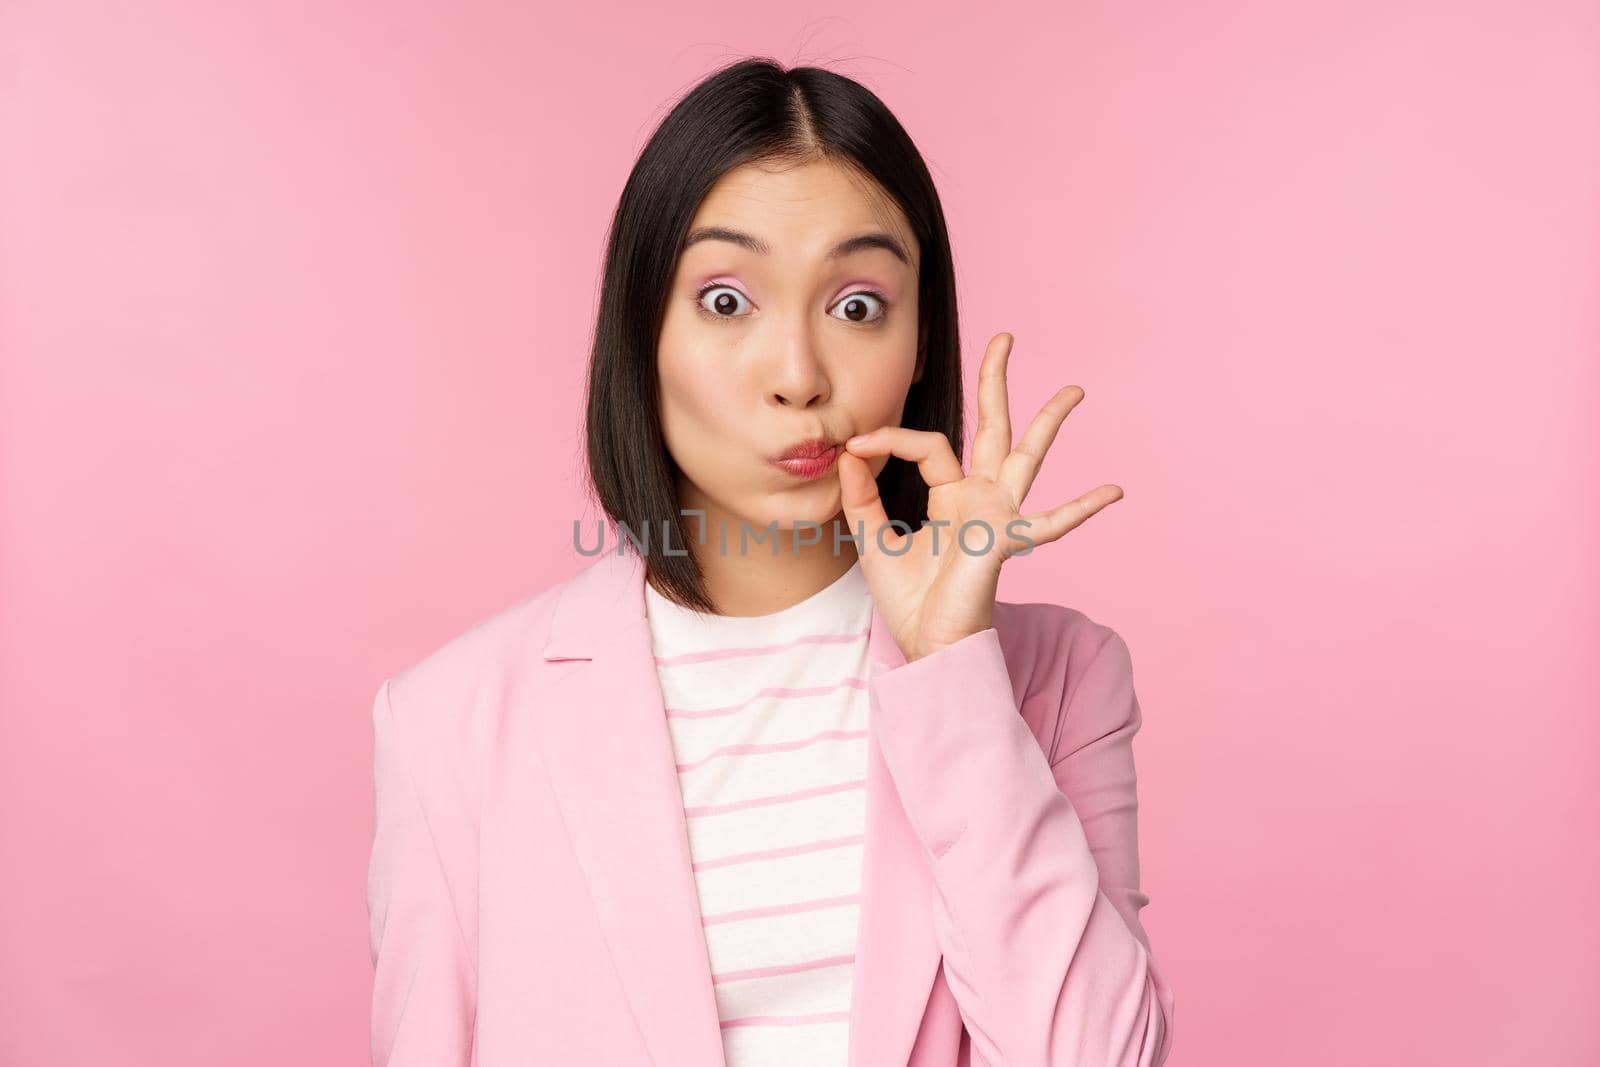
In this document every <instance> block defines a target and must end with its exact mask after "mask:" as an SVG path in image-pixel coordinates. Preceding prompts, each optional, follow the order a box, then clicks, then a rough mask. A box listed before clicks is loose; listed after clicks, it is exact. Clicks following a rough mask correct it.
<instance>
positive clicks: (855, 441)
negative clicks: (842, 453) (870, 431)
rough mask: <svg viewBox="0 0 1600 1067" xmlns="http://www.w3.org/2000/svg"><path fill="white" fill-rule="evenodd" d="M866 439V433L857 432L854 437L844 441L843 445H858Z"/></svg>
mask: <svg viewBox="0 0 1600 1067" xmlns="http://www.w3.org/2000/svg"><path fill="white" fill-rule="evenodd" d="M866 439H867V435H866V434H864V433H858V434H856V435H855V436H854V437H852V438H850V440H848V441H846V442H845V446H846V447H850V446H852V445H859V444H860V443H861V442H863V441H865V440H866Z"/></svg>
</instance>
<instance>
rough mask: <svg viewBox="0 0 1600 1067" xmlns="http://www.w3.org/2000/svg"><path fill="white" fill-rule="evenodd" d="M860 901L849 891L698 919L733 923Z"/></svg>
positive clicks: (706, 922) (705, 923)
mask: <svg viewBox="0 0 1600 1067" xmlns="http://www.w3.org/2000/svg"><path fill="white" fill-rule="evenodd" d="M860 902H861V894H860V893H850V894H847V895H846V896H842V897H818V898H816V899H815V900H801V901H798V902H796V903H794V904H774V905H772V906H771V907H767V908H745V909H744V910H743V911H725V912H722V913H720V914H717V915H707V916H705V917H704V918H702V919H701V920H700V925H701V926H714V925H716V924H717V923H734V922H740V921H742V920H744V919H765V918H767V917H769V916H773V915H794V914H796V913H797V912H802V911H820V910H821V909H823V908H837V907H841V906H843V905H845V904H858V903H860Z"/></svg>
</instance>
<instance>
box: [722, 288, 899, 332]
mask: <svg viewBox="0 0 1600 1067" xmlns="http://www.w3.org/2000/svg"><path fill="white" fill-rule="evenodd" d="M713 289H733V291H734V292H739V291H738V290H737V289H734V287H733V286H731V285H729V284H728V283H727V282H712V283H711V284H709V285H703V286H701V287H700V291H699V292H698V293H695V294H694V296H692V297H690V300H691V301H692V302H693V304H694V309H695V310H696V311H698V312H699V313H700V317H701V318H704V319H710V320H712V321H713V322H722V323H727V322H738V321H739V320H740V319H742V318H744V316H743V315H718V314H717V313H716V312H715V311H707V310H706V306H705V304H703V303H701V301H703V300H704V299H705V298H706V294H707V293H709V292H711V291H712V290H713ZM739 295H740V296H744V294H743V293H739ZM856 296H870V297H872V298H873V299H874V300H876V301H878V303H880V304H882V305H883V312H882V313H881V314H880V315H879V316H878V317H877V318H875V319H873V320H872V321H871V322H851V323H849V325H851V326H881V325H882V324H883V323H884V322H886V321H887V320H888V318H889V308H890V307H891V304H890V303H889V298H888V297H886V296H884V295H883V294H882V293H880V292H879V291H878V290H876V289H852V290H850V291H849V292H848V293H846V294H845V295H844V297H843V299H841V300H840V301H839V302H840V303H841V304H842V303H844V301H845V300H849V299H851V298H852V297H856ZM744 299H746V300H749V299H750V298H749V297H747V296H744ZM840 321H842V322H848V320H843V319H842V320H840Z"/></svg>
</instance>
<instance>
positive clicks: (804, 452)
mask: <svg viewBox="0 0 1600 1067" xmlns="http://www.w3.org/2000/svg"><path fill="white" fill-rule="evenodd" d="M838 447H839V445H838V444H837V443H836V442H834V441H830V440H828V439H827V438H826V437H812V438H809V439H808V440H805V441H801V442H800V443H799V444H797V445H791V446H789V447H788V448H786V449H784V450H783V451H782V452H779V453H778V454H777V455H775V456H773V457H772V461H773V462H774V463H781V462H783V461H784V460H786V459H819V458H821V457H824V456H827V455H828V454H829V453H831V452H833V451H835V450H836V449H837V448H838Z"/></svg>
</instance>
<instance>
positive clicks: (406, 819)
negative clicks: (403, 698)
mask: <svg viewBox="0 0 1600 1067" xmlns="http://www.w3.org/2000/svg"><path fill="white" fill-rule="evenodd" d="M406 752H407V741H406V740H405V738H404V737H403V735H402V734H401V731H400V726H399V722H398V720H397V718H396V716H395V713H394V707H393V705H392V704H391V702H390V682H389V681H388V680H385V681H384V683H383V685H382V686H381V687H379V689H378V693H377V696H376V697H375V698H374V699H373V703H372V765H373V775H372V777H373V833H372V852H371V858H370V861H369V864H368V868H367V917H368V935H369V944H370V948H371V954H372V967H373V986H372V1032H371V1038H372V1065H373V1067H469V1065H470V1063H471V1056H472V1034H473V1016H474V1010H475V1004H476V996H477V988H476V985H477V980H476V974H475V973H474V967H473V964H472V961H471V958H470V956H469V955H468V953H467V946H466V939H465V937H464V936H463V934H462V930H461V925H460V923H459V922H458V921H457V918H456V914H455V910H454V906H453V905H452V904H451V901H450V895H449V891H448V889H447V887H446V884H445V881H444V872H443V869H442V867H441V866H440V863H439V857H438V853H437V852H436V851H435V849H434V845H433V839H432V837H431V835H430V833H429V830H428V820H427V816H426V814H425V813H424V811H423V807H422V803H421V800H420V798H419V795H418V792H417V789H416V783H415V781H414V779H413V777H412V771H411V767H410V763H409V760H408V759H407V755H406Z"/></svg>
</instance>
